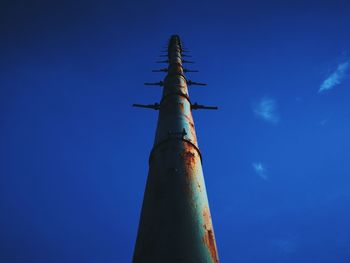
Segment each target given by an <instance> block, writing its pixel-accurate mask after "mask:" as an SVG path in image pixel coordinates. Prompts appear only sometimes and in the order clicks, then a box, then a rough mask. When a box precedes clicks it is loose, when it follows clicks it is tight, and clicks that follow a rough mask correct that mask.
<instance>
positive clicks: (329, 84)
mask: <svg viewBox="0 0 350 263" xmlns="http://www.w3.org/2000/svg"><path fill="white" fill-rule="evenodd" d="M349 66H350V61H346V62H343V63H340V64H339V65H338V67H337V68H336V70H334V71H333V72H332V73H331V74H330V75H329V76H328V77H327V78H326V79H325V80H324V81H323V82H322V84H321V86H320V88H319V90H318V93H322V92H324V91H326V90H331V89H333V88H334V87H335V86H337V85H339V84H340V83H342V81H343V80H344V78H345V77H346V74H347V70H348V69H349Z"/></svg>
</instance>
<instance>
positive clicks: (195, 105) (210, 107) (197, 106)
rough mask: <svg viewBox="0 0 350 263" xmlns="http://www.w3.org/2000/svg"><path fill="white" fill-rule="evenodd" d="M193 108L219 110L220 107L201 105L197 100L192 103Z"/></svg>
mask: <svg viewBox="0 0 350 263" xmlns="http://www.w3.org/2000/svg"><path fill="white" fill-rule="evenodd" d="M191 109H192V110H217V109H218V107H216V106H204V105H200V104H198V103H197V102H196V103H194V104H192V105H191Z"/></svg>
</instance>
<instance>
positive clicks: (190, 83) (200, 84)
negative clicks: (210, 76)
mask: <svg viewBox="0 0 350 263" xmlns="http://www.w3.org/2000/svg"><path fill="white" fill-rule="evenodd" d="M187 85H189V86H191V85H197V86H207V84H206V83H200V82H195V81H192V80H188V81H187Z"/></svg>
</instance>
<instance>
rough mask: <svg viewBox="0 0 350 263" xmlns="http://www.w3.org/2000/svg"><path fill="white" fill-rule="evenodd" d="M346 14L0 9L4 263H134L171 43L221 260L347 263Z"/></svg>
mask: <svg viewBox="0 0 350 263" xmlns="http://www.w3.org/2000/svg"><path fill="white" fill-rule="evenodd" d="M349 25H350V2H349V1H338V0H333V1H257V0H256V1H249V0H248V1H242V0H239V1H206V0H204V1H153V0H150V1H138V2H137V1H117V0H115V1H103V0H101V1H90V0H86V1H44V0H42V1H16V0H13V1H10V0H8V1H6V0H5V1H1V4H0V54H1V56H0V58H1V59H0V262H3V263H15V262H16V263H48V262H50V263H56V262H57V263H62V262H65V263H73V262H74V263H75V262H83V263H85V262H86V263H94V262H104V263H109V262H130V261H131V257H132V253H133V246H134V243H135V238H136V231H137V226H138V220H139V214H140V208H141V203H142V198H143V192H144V187H145V181H146V176H147V171H148V155H149V152H150V150H151V147H152V144H153V139H154V134H155V128H156V121H157V112H155V111H153V110H141V109H134V108H132V107H131V104H132V103H154V102H158V101H159V98H160V96H161V89H160V88H157V87H144V86H143V82H147V81H159V80H161V79H162V78H163V76H164V75H163V74H160V73H152V72H151V70H152V69H156V68H159V66H160V65H159V64H156V63H155V61H156V60H158V58H157V56H158V55H159V54H160V50H161V49H162V46H164V45H165V44H166V42H167V40H168V38H169V37H170V35H171V34H174V33H176V34H179V35H180V37H181V38H182V40H183V43H184V45H185V46H186V47H187V48H188V49H190V50H191V53H192V55H193V60H195V61H196V64H193V65H191V68H193V69H198V70H200V72H199V73H192V74H191V75H190V74H188V77H189V79H192V80H194V81H199V82H206V83H208V86H207V87H193V88H191V90H190V95H191V98H192V101H193V102H198V103H202V104H207V105H217V106H219V108H220V110H219V111H216V112H213V111H197V112H194V118H195V124H196V129H197V135H198V139H199V144H200V148H201V150H202V155H203V166H204V167H203V168H204V175H205V180H206V185H207V191H208V195H209V203H210V207H211V212H212V216H213V224H214V229H215V234H216V239H217V244H218V249H219V255H220V259H221V262H224V263H231V262H232V263H234V262H239V263H292V262H293V263H295V262H299V263H306V262H307V263H309V262H318V263H334V262H337V263H348V262H350V224H349V222H350V211H349V207H350V177H349V176H350V166H349V163H350V155H349V153H350V140H349V134H350V124H349V121H350V107H349V99H350V77H349V75H350V53H349V52H350V35H349Z"/></svg>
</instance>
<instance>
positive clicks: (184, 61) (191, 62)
mask: <svg viewBox="0 0 350 263" xmlns="http://www.w3.org/2000/svg"><path fill="white" fill-rule="evenodd" d="M182 63H188V64H193V63H194V61H189V60H184V59H183V60H182Z"/></svg>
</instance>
